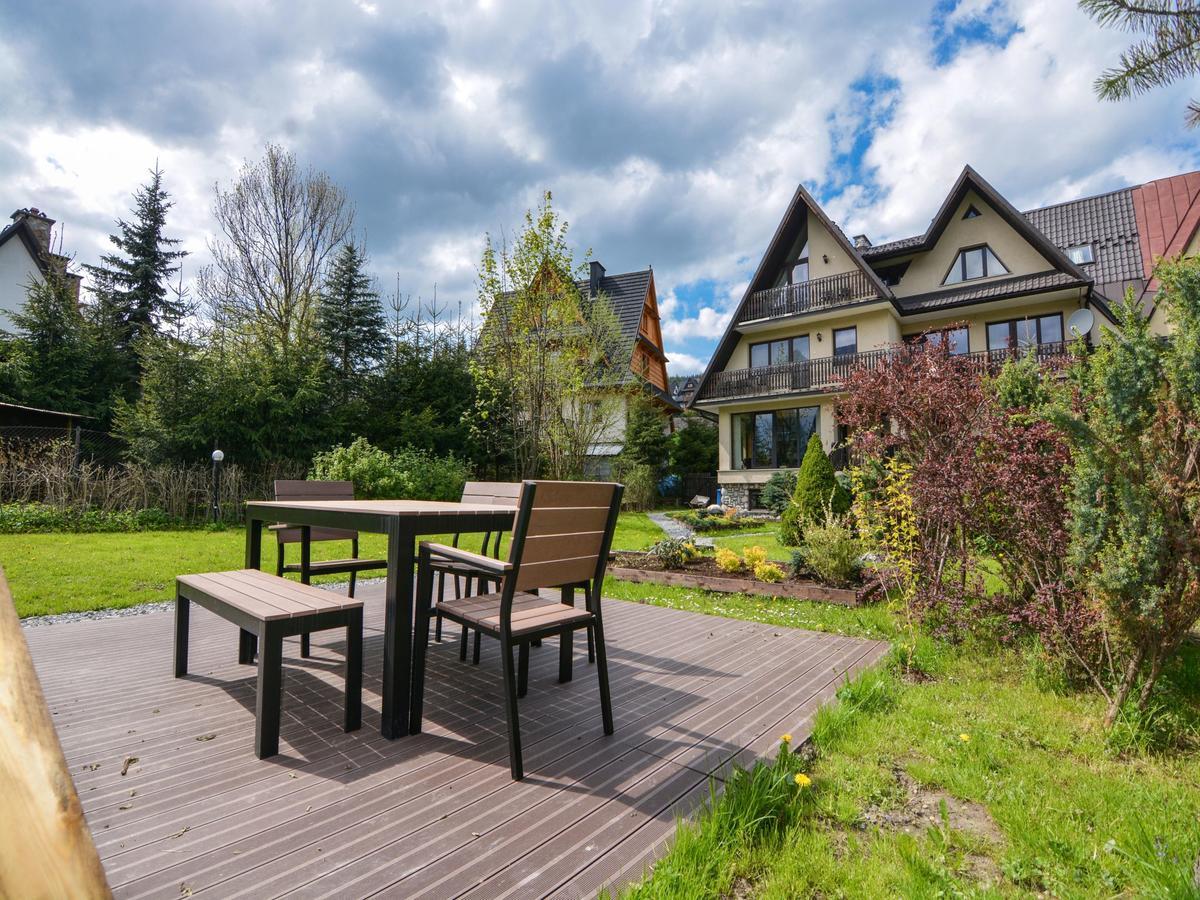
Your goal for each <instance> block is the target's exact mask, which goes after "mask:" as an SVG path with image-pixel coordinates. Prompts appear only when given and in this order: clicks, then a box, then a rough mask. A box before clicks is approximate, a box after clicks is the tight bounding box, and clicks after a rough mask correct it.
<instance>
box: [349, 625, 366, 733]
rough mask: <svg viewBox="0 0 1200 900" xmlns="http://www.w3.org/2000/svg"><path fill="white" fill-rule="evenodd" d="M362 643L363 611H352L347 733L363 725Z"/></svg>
mask: <svg viewBox="0 0 1200 900" xmlns="http://www.w3.org/2000/svg"><path fill="white" fill-rule="evenodd" d="M362 642H363V614H362V610H361V609H355V610H351V611H350V613H349V619H348V620H347V622H346V731H355V730H357V729H358V728H359V727H360V726H361V725H362V670H363V661H362Z"/></svg>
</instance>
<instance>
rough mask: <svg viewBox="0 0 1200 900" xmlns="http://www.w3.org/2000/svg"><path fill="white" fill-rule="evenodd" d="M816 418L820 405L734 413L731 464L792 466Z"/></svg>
mask: <svg viewBox="0 0 1200 900" xmlns="http://www.w3.org/2000/svg"><path fill="white" fill-rule="evenodd" d="M819 422H820V409H819V407H816V406H802V407H799V408H797V409H777V410H771V411H769V412H754V413H738V414H736V415H734V416H733V467H734V468H735V469H778V468H796V467H797V466H799V465H800V462H801V460H803V459H804V449H805V447H807V446H808V440H809V438H811V437H812V436H813V434H814V433H816V431H817V428H818V423H819Z"/></svg>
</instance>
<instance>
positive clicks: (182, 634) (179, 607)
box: [175, 588, 192, 678]
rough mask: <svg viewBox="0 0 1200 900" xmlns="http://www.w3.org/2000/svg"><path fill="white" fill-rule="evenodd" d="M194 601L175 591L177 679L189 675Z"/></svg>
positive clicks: (177, 590) (177, 589)
mask: <svg viewBox="0 0 1200 900" xmlns="http://www.w3.org/2000/svg"><path fill="white" fill-rule="evenodd" d="M191 611H192V601H191V600H189V599H188V598H187V597H184V596H182V595H181V594H180V593H179V588H176V589H175V677H176V678H182V677H183V676H184V675H186V674H187V666H188V620H189V619H190V618H191Z"/></svg>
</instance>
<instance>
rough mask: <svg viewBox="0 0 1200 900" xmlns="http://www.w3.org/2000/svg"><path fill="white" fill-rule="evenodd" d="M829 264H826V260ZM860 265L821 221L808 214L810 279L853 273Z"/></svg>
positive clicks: (810, 213)
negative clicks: (827, 259) (826, 259)
mask: <svg viewBox="0 0 1200 900" xmlns="http://www.w3.org/2000/svg"><path fill="white" fill-rule="evenodd" d="M826 257H828V258H829V262H825V258H826ZM857 268H858V264H857V263H856V262H855V261H854V260H853V259H851V258H850V254H848V253H847V252H846V251H845V250H843V249H842V246H841V244H840V243H839V242H838V241H837V239H835V238H834V236H833V235H832V234H830V233H829V231H828V230H827V229H826V228H825V226H824V225H822V224H821V220H820V219H818V218H817V217H816V216H814V215H813V214H812V212H811V211H810V212H809V214H808V277H809V278H810V279H815V278H825V277H826V276H828V275H841V274H842V273H843V272H853V271H855V270H856V269H857Z"/></svg>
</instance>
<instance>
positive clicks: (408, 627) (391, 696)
mask: <svg viewBox="0 0 1200 900" xmlns="http://www.w3.org/2000/svg"><path fill="white" fill-rule="evenodd" d="M415 537H416V536H415V534H414V532H413V528H412V527H411V526H408V525H406V523H405V522H403V521H394V522H392V523H390V524H389V525H388V549H387V589H386V592H385V596H386V603H387V605H386V609H385V612H384V624H383V724H382V727H381V728H380V733H381V734H382V735H383V736H384V737H385V738H389V739H391V738H398V737H404V736H405V735H406V734H408V728H409V699H410V697H409V691H410V689H411V685H412V636H413V624H412V623H413V540H414V539H415Z"/></svg>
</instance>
